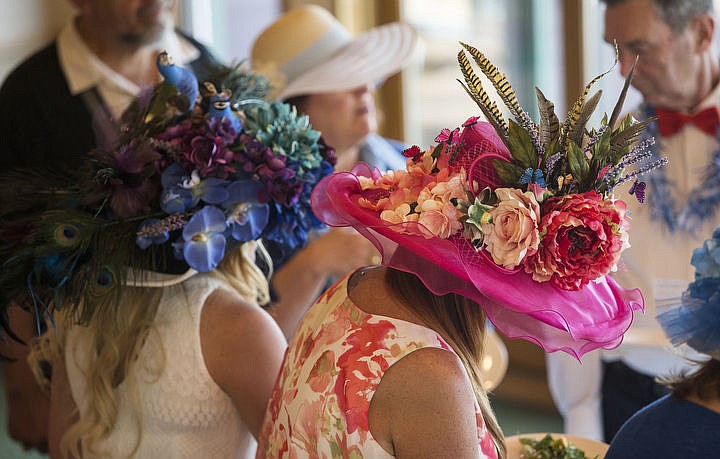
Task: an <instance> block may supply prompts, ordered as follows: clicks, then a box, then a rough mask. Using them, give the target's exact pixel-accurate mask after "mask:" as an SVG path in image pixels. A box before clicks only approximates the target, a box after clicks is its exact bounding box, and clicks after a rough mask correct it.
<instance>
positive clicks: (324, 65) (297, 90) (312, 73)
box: [251, 5, 419, 100]
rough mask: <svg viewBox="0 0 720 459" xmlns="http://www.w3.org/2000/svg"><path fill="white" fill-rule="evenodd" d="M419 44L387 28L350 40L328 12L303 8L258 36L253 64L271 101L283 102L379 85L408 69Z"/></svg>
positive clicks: (404, 31)
mask: <svg viewBox="0 0 720 459" xmlns="http://www.w3.org/2000/svg"><path fill="white" fill-rule="evenodd" d="M418 43H419V42H418V36H417V33H416V32H415V30H414V29H413V28H412V27H411V26H410V25H408V24H404V23H400V22H395V23H392V24H386V25H382V26H379V27H375V28H372V29H370V30H368V31H366V32H364V33H361V34H359V35H357V36H354V37H353V36H352V35H351V34H350V32H349V31H348V30H347V29H346V28H345V27H344V26H343V25H342V24H341V23H340V21H338V20H337V19H336V18H335V17H334V16H333V15H332V14H330V12H328V11H327V10H325V9H323V8H321V7H319V6H317V5H304V6H301V7H298V8H294V9H292V10H290V11H288V12H287V13H285V14H284V15H283V16H281V17H280V18H279V19H277V20H276V21H275V22H274V23H272V24H271V25H270V26H268V27H267V28H266V29H265V30H264V31H263V32H261V33H260V35H259V36H258V37H257V38H256V39H255V42H254V43H253V46H252V51H251V64H252V67H253V70H254V71H256V72H258V73H261V74H263V75H265V76H267V77H268V78H269V79H270V83H271V86H272V87H273V91H274V94H273V96H274V97H275V98H277V99H280V100H284V99H287V98H289V97H293V96H300V95H308V94H317V93H327V92H340V91H347V90H351V89H355V88H358V87H361V86H364V85H372V84H376V83H379V82H381V81H383V80H385V79H386V78H388V77H390V76H392V75H393V74H395V73H397V72H398V71H400V70H401V69H402V68H403V67H404V66H405V65H406V64H407V63H408V61H409V60H410V59H411V58H412V56H413V54H414V53H415V52H416V50H417V48H418Z"/></svg>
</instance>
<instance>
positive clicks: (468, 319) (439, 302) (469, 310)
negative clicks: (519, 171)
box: [385, 268, 506, 458]
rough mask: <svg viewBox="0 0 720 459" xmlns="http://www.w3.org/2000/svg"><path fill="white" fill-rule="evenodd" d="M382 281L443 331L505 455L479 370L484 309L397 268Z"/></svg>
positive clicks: (433, 327)
mask: <svg viewBox="0 0 720 459" xmlns="http://www.w3.org/2000/svg"><path fill="white" fill-rule="evenodd" d="M385 282H386V283H387V285H388V287H389V288H390V291H391V292H393V293H394V295H395V296H396V298H397V299H398V300H399V301H400V304H402V305H403V306H405V307H407V308H408V309H410V308H412V312H413V313H414V314H416V315H417V316H419V317H420V319H422V321H423V322H424V323H425V324H426V325H428V326H429V327H430V328H432V329H433V330H435V331H441V332H443V334H444V336H445V337H446V338H448V341H449V344H450V346H452V348H453V349H454V350H455V352H456V353H457V355H458V356H459V357H460V360H461V361H462V363H463V366H464V367H465V369H466V371H467V372H468V376H469V377H470V381H471V382H472V385H473V392H474V393H475V398H476V399H477V401H478V404H479V405H480V411H481V413H482V415H483V419H484V420H485V425H486V427H487V429H488V431H489V432H490V435H491V436H492V437H493V439H494V440H495V444H496V445H497V448H498V457H500V458H504V457H506V449H505V441H504V437H503V434H502V430H501V429H500V425H499V424H498V422H497V420H496V419H495V415H494V414H493V412H492V408H491V407H490V401H489V400H488V397H487V391H486V390H485V388H484V387H483V383H482V374H481V371H480V362H481V361H482V356H483V337H484V336H485V319H486V315H485V311H484V310H483V309H482V308H481V307H480V305H478V304H477V303H475V302H474V301H472V300H470V299H468V298H465V297H464V296H461V295H458V294H455V293H448V294H447V295H442V296H438V295H435V294H434V293H432V292H431V291H430V290H428V288H427V287H425V284H423V283H422V281H421V280H420V279H419V278H418V277H417V276H415V275H414V274H410V273H406V272H403V271H399V270H397V269H392V268H389V269H388V270H387V274H386V277H385ZM410 305H412V306H410Z"/></svg>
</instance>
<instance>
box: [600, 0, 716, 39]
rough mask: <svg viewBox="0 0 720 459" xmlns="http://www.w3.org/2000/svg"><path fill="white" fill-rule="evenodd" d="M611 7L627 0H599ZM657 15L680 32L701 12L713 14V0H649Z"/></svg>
mask: <svg viewBox="0 0 720 459" xmlns="http://www.w3.org/2000/svg"><path fill="white" fill-rule="evenodd" d="M600 1H601V2H602V3H604V4H605V5H607V6H608V8H612V7H613V6H616V5H620V4H623V3H626V2H627V1H628V0H600ZM651 3H652V4H653V5H654V6H655V10H656V12H657V15H658V17H659V18H660V19H661V20H662V21H663V22H664V23H666V24H667V25H668V26H670V28H671V29H672V30H673V31H674V32H682V31H683V30H685V28H686V27H687V26H688V25H689V24H690V21H692V20H693V19H695V18H696V17H698V16H700V15H703V14H713V11H714V9H713V0H651Z"/></svg>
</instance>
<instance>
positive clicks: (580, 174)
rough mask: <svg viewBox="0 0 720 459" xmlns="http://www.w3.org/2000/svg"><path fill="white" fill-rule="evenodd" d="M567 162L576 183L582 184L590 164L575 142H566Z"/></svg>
mask: <svg viewBox="0 0 720 459" xmlns="http://www.w3.org/2000/svg"><path fill="white" fill-rule="evenodd" d="M568 147H569V150H568V164H569V166H570V173H571V174H572V175H573V178H574V179H575V180H577V181H578V183H580V184H583V183H585V180H586V178H587V175H588V171H589V170H590V164H588V161H587V159H586V158H585V153H584V152H583V151H582V148H580V147H578V146H577V144H576V143H575V142H572V141H570V142H568Z"/></svg>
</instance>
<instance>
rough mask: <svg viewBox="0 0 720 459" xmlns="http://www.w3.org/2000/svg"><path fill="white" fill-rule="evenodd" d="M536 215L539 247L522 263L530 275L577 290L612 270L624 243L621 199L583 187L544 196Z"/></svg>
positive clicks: (623, 210) (565, 288)
mask: <svg viewBox="0 0 720 459" xmlns="http://www.w3.org/2000/svg"><path fill="white" fill-rule="evenodd" d="M542 214H543V217H542V220H541V221H540V233H541V241H540V247H539V249H538V252H537V254H536V255H535V256H534V257H532V258H530V259H528V260H526V262H525V271H526V272H527V273H529V274H532V277H533V279H534V280H536V281H540V282H542V281H548V280H549V281H550V282H552V283H553V284H554V285H556V286H557V287H560V288H562V289H564V290H580V289H581V288H582V287H583V286H584V285H586V284H587V283H588V282H590V281H592V280H595V279H598V278H600V277H602V276H604V275H606V274H608V273H609V272H610V271H612V270H613V269H615V266H616V264H617V261H618V259H619V258H620V253H621V252H622V250H623V249H624V248H625V247H626V246H627V236H626V229H627V224H626V222H625V203H624V202H623V201H619V200H616V201H612V200H604V199H603V198H602V196H601V195H600V194H598V193H596V192H594V191H588V192H587V193H582V194H570V195H565V196H557V197H552V198H549V199H547V200H545V202H544V203H543V204H542Z"/></svg>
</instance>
